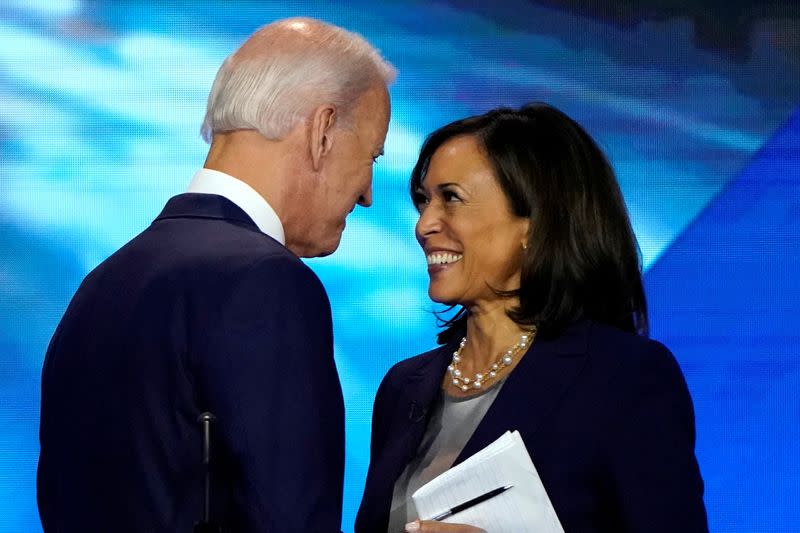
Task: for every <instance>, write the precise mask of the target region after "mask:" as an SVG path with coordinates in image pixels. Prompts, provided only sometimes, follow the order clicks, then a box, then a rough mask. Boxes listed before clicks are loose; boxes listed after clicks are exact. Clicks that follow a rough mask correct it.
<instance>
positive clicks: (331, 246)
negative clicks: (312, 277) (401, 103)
mask: <svg viewBox="0 0 800 533" xmlns="http://www.w3.org/2000/svg"><path fill="white" fill-rule="evenodd" d="M389 114H390V104H389V95H388V93H387V91H386V88H385V87H383V86H382V85H381V86H376V87H374V88H373V89H370V90H369V91H367V92H366V93H364V94H363V95H362V96H361V97H360V98H359V100H358V103H357V104H356V108H355V110H354V112H353V115H352V119H351V120H350V122H349V124H346V125H341V126H338V125H337V126H335V127H334V129H333V131H332V132H331V133H330V135H331V142H332V147H331V151H330V153H329V154H328V156H327V157H328V161H327V162H326V165H325V171H324V175H323V176H321V178H322V179H321V181H320V183H319V188H318V190H317V191H315V193H314V195H313V198H314V201H313V204H314V206H308V209H309V212H308V216H309V217H313V218H314V219H315V224H313V225H312V231H313V232H314V233H315V235H314V238H313V240H312V239H309V240H312V242H314V243H315V245H317V248H318V253H316V254H315V255H318V256H322V255H328V254H331V253H333V252H334V251H335V250H336V248H337V247H338V246H339V242H340V240H341V238H342V232H343V231H344V227H345V218H346V217H347V215H348V214H349V213H350V212H351V211H352V210H353V209H354V208H355V206H356V204H358V205H362V206H364V207H369V206H370V205H371V204H372V167H373V165H374V164H375V161H376V159H377V158H378V157H379V156H380V155H381V154H382V153H383V143H384V141H385V139H386V132H387V130H388V127H389Z"/></svg>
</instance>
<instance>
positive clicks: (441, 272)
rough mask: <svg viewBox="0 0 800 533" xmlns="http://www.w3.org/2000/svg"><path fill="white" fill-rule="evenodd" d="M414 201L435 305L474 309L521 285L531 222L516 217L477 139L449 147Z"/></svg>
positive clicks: (430, 168) (434, 162)
mask: <svg viewBox="0 0 800 533" xmlns="http://www.w3.org/2000/svg"><path fill="white" fill-rule="evenodd" d="M414 197H415V203H416V205H417V208H418V210H419V220H418V221H417V226H416V235H417V241H418V242H419V243H420V246H422V249H423V251H424V252H425V256H426V258H427V261H428V273H429V275H430V285H429V287H428V295H429V296H430V298H431V299H432V300H434V301H436V302H441V303H446V304H460V305H464V306H466V307H470V306H473V305H476V304H485V303H488V302H492V301H495V300H499V299H501V297H500V296H497V295H496V294H495V292H494V290H504V291H507V290H512V289H517V288H519V283H520V269H521V265H522V247H523V244H524V243H525V242H527V232H528V219H527V218H524V217H518V216H516V215H514V214H513V213H512V211H511V205H510V203H509V201H508V198H506V195H505V193H504V192H503V191H502V189H501V188H500V185H499V184H498V183H497V178H496V177H495V173H494V169H493V168H492V165H491V163H490V162H489V160H488V159H487V158H486V156H485V155H484V152H483V150H482V148H481V146H480V144H479V142H478V140H477V139H476V138H475V137H473V136H471V135H461V136H458V137H454V138H452V139H450V140H448V141H446V142H445V143H444V144H442V146H440V147H439V148H438V149H437V150H436V152H435V153H434V154H433V156H432V157H431V159H430V162H429V165H428V169H427V172H426V173H425V176H424V179H423V180H422V185H421V187H420V188H419V189H418V190H417V191H415V195H414ZM493 289H494V290H493Z"/></svg>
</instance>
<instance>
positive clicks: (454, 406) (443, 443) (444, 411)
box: [388, 381, 503, 533]
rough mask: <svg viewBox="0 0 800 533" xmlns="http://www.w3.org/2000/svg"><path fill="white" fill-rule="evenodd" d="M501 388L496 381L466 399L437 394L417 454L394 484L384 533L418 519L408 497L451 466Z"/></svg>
mask: <svg viewBox="0 0 800 533" xmlns="http://www.w3.org/2000/svg"><path fill="white" fill-rule="evenodd" d="M502 384H503V381H498V382H497V383H495V384H494V385H492V386H491V387H489V388H488V389H486V390H485V391H483V392H481V393H479V394H477V395H475V396H470V397H468V398H456V397H453V396H450V395H449V394H447V393H440V394H439V398H438V399H437V400H436V404H435V405H434V410H433V413H431V418H430V422H428V427H427V428H426V429H425V435H424V436H423V437H422V442H421V443H420V445H419V449H417V454H416V456H414V459H412V460H411V462H410V463H408V466H406V469H405V470H404V471H403V473H402V474H400V477H399V478H397V481H396V482H395V484H394V492H393V493H392V507H391V512H390V514H389V530H388V533H402V532H403V531H404V530H405V529H404V527H405V525H406V524H407V523H408V522H411V521H412V520H416V519H417V518H418V517H417V510H416V509H415V508H414V502H413V501H412V500H411V495H412V494H414V492H416V490H417V489H418V488H420V487H421V486H423V485H424V484H425V483H427V482H428V481H430V480H432V479H433V478H435V477H436V476H438V475H439V474H441V473H442V472H444V471H446V470H447V469H449V468H450V467H451V466H452V465H453V463H454V462H455V460H456V458H457V457H458V455H459V454H460V453H461V450H463V449H464V446H466V444H467V441H468V440H469V438H470V437H471V436H472V434H473V433H474V432H475V428H477V427H478V424H480V422H481V420H483V416H484V415H485V414H486V411H488V410H489V407H490V406H491V405H492V402H494V399H495V397H496V396H497V393H498V392H499V391H500V388H501V387H502Z"/></svg>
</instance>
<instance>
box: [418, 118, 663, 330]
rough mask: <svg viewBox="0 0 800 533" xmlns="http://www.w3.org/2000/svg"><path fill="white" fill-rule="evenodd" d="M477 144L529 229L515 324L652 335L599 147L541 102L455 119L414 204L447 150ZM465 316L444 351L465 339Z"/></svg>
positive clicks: (437, 137) (435, 140)
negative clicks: (586, 324)
mask: <svg viewBox="0 0 800 533" xmlns="http://www.w3.org/2000/svg"><path fill="white" fill-rule="evenodd" d="M462 135H471V136H473V137H474V138H475V139H477V140H478V144H479V146H480V147H481V148H482V149H483V150H484V153H485V155H486V156H487V158H488V159H489V161H490V162H491V164H492V166H493V167H494V174H495V177H496V178H497V181H498V183H499V185H500V187H501V189H502V190H503V192H504V193H505V195H506V197H507V198H508V200H509V203H510V205H511V209H512V212H513V213H514V214H515V215H516V216H520V217H526V218H528V219H529V220H530V228H531V229H530V232H529V238H528V243H527V248H526V249H525V250H524V251H523V263H522V272H521V280H520V288H519V289H518V290H514V291H509V292H502V291H498V294H503V295H506V296H516V297H518V298H519V306H518V307H516V308H515V309H512V310H511V311H510V312H509V317H510V318H511V319H513V320H514V321H515V322H517V323H518V324H520V325H536V327H537V328H538V332H539V333H538V334H539V335H541V336H544V337H552V336H555V335H557V334H558V333H559V332H561V331H562V330H563V329H564V328H565V327H566V326H568V325H569V324H570V323H572V322H574V321H576V320H580V319H592V320H595V321H597V322H601V323H604V324H609V325H611V326H615V327H618V328H620V329H623V330H626V331H631V332H635V333H637V334H639V335H643V336H647V335H648V321H647V303H646V300H645V295H644V287H643V285H642V274H641V255H640V252H639V247H638V244H637V242H636V236H635V235H634V233H633V229H632V228H631V223H630V219H629V218H628V211H627V209H626V207H625V201H624V199H623V197H622V192H621V191H620V188H619V184H618V183H617V179H616V176H615V175H614V171H613V169H612V168H611V165H610V163H609V162H608V159H607V158H606V156H605V155H604V154H603V152H602V150H601V149H600V148H599V147H598V146H597V143H596V142H595V141H594V140H593V139H592V138H591V137H590V136H589V134H588V133H587V132H586V131H585V130H584V129H583V128H582V127H581V126H580V125H579V124H578V123H577V122H575V121H574V120H572V119H571V118H569V117H568V116H567V115H565V114H564V113H562V112H561V111H559V110H557V109H555V108H554V107H552V106H549V105H547V104H543V103H532V104H528V105H525V106H523V107H522V108H520V109H518V110H517V109H510V108H498V109H493V110H491V111H489V112H487V113H485V114H483V115H478V116H474V117H469V118H465V119H462V120H457V121H455V122H453V123H451V124H448V125H446V126H444V127H442V128H440V129H438V130H436V131H434V132H433V133H432V134H430V135H429V136H428V138H427V139H426V140H425V143H424V144H423V145H422V149H421V151H420V155H419V159H418V161H417V164H416V165H415V166H414V170H413V171H412V173H411V182H410V189H411V196H412V199H414V198H415V197H416V192H417V191H418V190H419V188H420V187H421V185H422V181H423V180H424V179H425V174H426V173H427V171H428V165H429V164H430V160H431V157H433V154H434V153H435V152H436V150H438V149H439V147H440V146H442V145H443V144H444V143H446V142H447V141H449V140H450V139H453V138H454V137H459V136H462ZM466 318H467V315H466V310H465V309H463V308H462V309H460V310H459V311H458V313H456V315H455V316H453V317H452V318H451V319H449V320H442V323H441V325H442V326H444V327H445V329H444V331H442V332H441V333H440V334H439V339H438V340H439V342H440V343H445V342H448V341H450V340H451V339H452V338H454V337H456V336H459V335H463V334H464V331H466Z"/></svg>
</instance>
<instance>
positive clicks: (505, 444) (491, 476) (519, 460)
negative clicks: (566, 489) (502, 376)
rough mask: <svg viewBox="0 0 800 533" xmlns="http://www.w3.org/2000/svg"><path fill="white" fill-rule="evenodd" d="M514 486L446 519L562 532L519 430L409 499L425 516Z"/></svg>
mask: <svg viewBox="0 0 800 533" xmlns="http://www.w3.org/2000/svg"><path fill="white" fill-rule="evenodd" d="M505 485H512V488H511V489H509V490H507V491H505V492H503V493H502V494H500V495H499V496H495V497H494V498H491V499H489V500H487V501H484V502H482V503H479V504H478V505H476V506H474V507H471V508H469V509H466V510H464V511H461V512H460V513H456V514H455V515H453V516H451V517H449V518H447V519H445V520H444V522H449V523H452V524H470V525H473V526H477V527H480V528H482V529H485V530H486V531H488V532H490V533H528V532H530V533H564V529H563V528H562V527H561V523H560V522H559V521H558V516H556V512H555V510H554V509H553V505H552V504H551V503H550V498H548V497H547V492H546V491H545V489H544V486H543V485H542V480H541V479H539V474H538V472H536V467H534V466H533V461H531V457H530V455H528V450H527V449H526V448H525V443H524V442H522V437H520V436H519V432H517V431H514V432H513V433H511V432H508V431H506V433H505V434H504V435H503V436H502V437H500V438H499V439H497V440H496V441H494V442H493V443H492V444H490V445H489V446H487V447H486V448H484V449H483V450H481V451H480V452H478V453H476V454H475V455H473V456H472V457H470V458H469V459H467V460H466V461H464V462H463V463H460V464H458V465H456V466H454V467H453V468H451V469H450V470H448V471H447V472H445V473H443V474H442V475H440V476H438V477H436V478H435V479H433V480H431V481H429V482H428V483H426V484H425V485H423V486H422V487H420V488H419V490H417V491H416V492H415V493H414V494H413V495H412V496H411V498H412V499H413V500H414V505H416V508H417V512H418V513H419V517H420V518H422V519H423V520H425V519H429V518H431V517H433V516H436V515H437V514H439V513H441V512H444V511H447V510H448V509H450V508H452V507H455V506H456V505H459V504H461V503H464V502H466V501H468V500H471V499H472V498H475V497H477V496H480V495H481V494H485V493H487V492H489V491H490V490H493V489H496V488H498V487H502V486H505Z"/></svg>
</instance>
